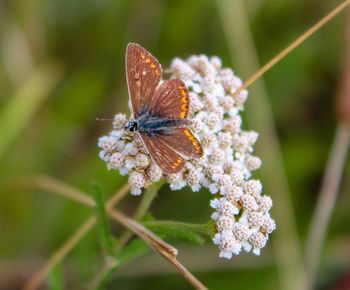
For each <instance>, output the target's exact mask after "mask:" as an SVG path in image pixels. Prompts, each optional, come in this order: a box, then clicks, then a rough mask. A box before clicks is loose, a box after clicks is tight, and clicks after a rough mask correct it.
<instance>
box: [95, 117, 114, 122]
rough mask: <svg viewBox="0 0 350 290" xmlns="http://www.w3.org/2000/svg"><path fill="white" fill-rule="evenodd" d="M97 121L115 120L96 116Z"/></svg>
mask: <svg viewBox="0 0 350 290" xmlns="http://www.w3.org/2000/svg"><path fill="white" fill-rule="evenodd" d="M96 121H101V122H104V121H113V119H112V118H96Z"/></svg>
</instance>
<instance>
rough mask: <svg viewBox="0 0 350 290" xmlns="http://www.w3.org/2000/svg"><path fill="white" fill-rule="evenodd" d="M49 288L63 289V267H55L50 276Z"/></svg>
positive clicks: (51, 289)
mask: <svg viewBox="0 0 350 290" xmlns="http://www.w3.org/2000/svg"><path fill="white" fill-rule="evenodd" d="M48 284H49V285H48V289H49V290H62V289H63V273H62V267H61V266H60V265H57V266H56V267H54V268H53V269H52V270H51V272H50V274H49V277H48Z"/></svg>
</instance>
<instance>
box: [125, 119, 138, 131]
mask: <svg viewBox="0 0 350 290" xmlns="http://www.w3.org/2000/svg"><path fill="white" fill-rule="evenodd" d="M138 127H139V123H138V121H136V120H131V121H129V122H128V123H127V124H126V125H125V127H124V129H125V130H126V131H129V132H135V131H137V129H138Z"/></svg>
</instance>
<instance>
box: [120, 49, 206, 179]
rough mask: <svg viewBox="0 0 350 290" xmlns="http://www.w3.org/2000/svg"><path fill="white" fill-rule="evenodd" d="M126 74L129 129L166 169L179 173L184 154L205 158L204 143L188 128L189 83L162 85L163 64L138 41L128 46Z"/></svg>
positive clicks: (174, 82) (165, 170) (163, 169)
mask: <svg viewBox="0 0 350 290" xmlns="http://www.w3.org/2000/svg"><path fill="white" fill-rule="evenodd" d="M126 77H127V82H128V89H129V96H130V100H131V107H132V111H133V115H134V119H133V120H130V121H129V122H128V123H127V124H126V126H125V130H127V131H129V132H136V133H137V134H139V135H140V137H141V140H142V141H143V143H144V145H145V146H146V148H147V151H148V153H149V154H150V156H151V157H152V159H153V160H154V161H155V163H156V164H157V165H158V166H159V167H160V168H161V169H162V171H163V172H164V173H166V174H169V173H176V172H179V171H180V170H181V169H182V168H183V167H184V165H185V159H184V158H183V156H184V157H191V158H199V157H201V156H202V155H203V149H202V146H201V144H200V142H199V141H198V140H197V138H196V137H195V136H194V135H193V134H192V132H191V130H190V129H189V128H188V125H189V120H188V119H187V115H188V110H189V96H188V92H187V89H186V86H185V84H184V83H183V82H182V81H181V80H179V79H172V80H167V81H164V82H163V83H162V84H160V81H161V78H162V68H161V65H160V63H159V62H158V60H157V59H156V58H155V57H154V56H153V55H152V54H151V53H149V52H148V51H147V50H146V49H144V48H143V47H141V46H140V45H138V44H136V43H130V44H129V45H128V47H127V51H126Z"/></svg>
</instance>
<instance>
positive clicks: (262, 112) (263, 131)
mask: <svg viewBox="0 0 350 290" xmlns="http://www.w3.org/2000/svg"><path fill="white" fill-rule="evenodd" d="M218 7H219V12H220V16H221V21H222V24H223V28H224V32H225V35H226V40H227V44H228V46H229V47H230V53H231V57H232V59H235V56H237V55H239V56H240V57H239V58H237V60H236V65H237V69H239V70H240V71H241V73H242V74H244V75H249V74H250V71H257V70H258V69H259V67H260V64H259V59H258V55H257V52H256V47H255V44H254V40H253V37H252V33H251V30H250V27H249V19H248V16H247V15H246V8H245V2H244V0H236V1H230V0H218ZM250 93H251V96H250V101H249V102H248V103H247V121H248V123H250V124H251V126H253V127H254V128H256V129H257V130H258V132H260V135H261V137H260V138H259V139H260V140H259V142H258V143H257V148H256V149H257V150H258V151H259V154H260V155H261V158H262V159H263V160H264V167H263V170H262V172H261V173H262V176H263V179H264V181H265V190H266V191H267V192H270V194H271V196H272V197H273V198H276V199H277V200H278V205H277V206H276V207H274V208H273V211H272V213H273V215H274V217H275V218H276V221H277V222H278V230H277V231H276V232H275V233H274V234H273V236H274V239H273V244H272V245H273V249H274V254H275V261H276V264H277V271H278V278H279V283H280V288H281V289H284V290H295V289H301V288H302V287H303V286H304V285H305V283H306V282H305V278H304V277H303V273H304V266H303V257H302V251H301V245H300V241H299V239H298V232H297V227H296V218H295V213H294V209H293V205H292V198H291V193H290V189H289V185H288V179H287V176H286V173H285V169H284V164H283V158H282V152H281V145H280V142H279V140H278V134H277V132H276V126H275V123H274V119H273V114H272V111H271V106H270V104H269V99H268V92H267V89H266V86H265V83H264V80H263V79H258V80H256V83H255V85H254V87H252V89H251V92H250Z"/></svg>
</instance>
